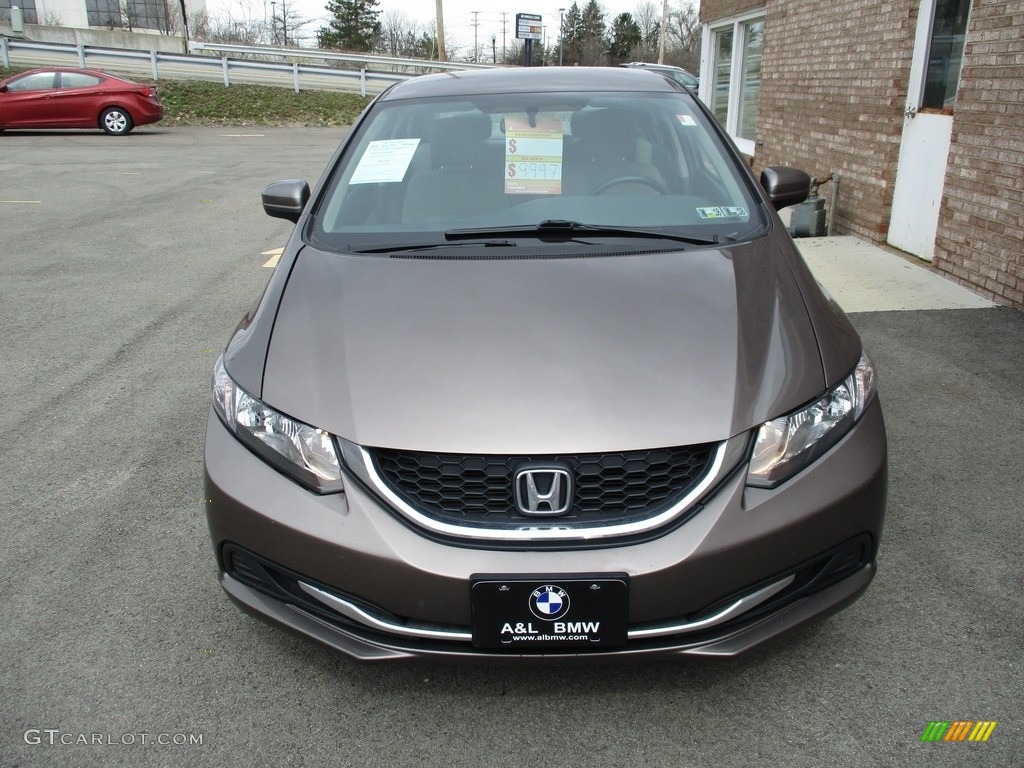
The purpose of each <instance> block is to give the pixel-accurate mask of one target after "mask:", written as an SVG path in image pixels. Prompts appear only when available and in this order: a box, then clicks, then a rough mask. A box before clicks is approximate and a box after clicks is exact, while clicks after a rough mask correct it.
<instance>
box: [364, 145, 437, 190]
mask: <svg viewBox="0 0 1024 768" xmlns="http://www.w3.org/2000/svg"><path fill="white" fill-rule="evenodd" d="M419 143H420V140H419V139H385V140H384V141H371V142H370V145H369V146H368V147H367V148H366V151H365V152H364V153H363V156H362V157H361V158H359V165H357V166H356V170H355V172H354V173H353V174H352V178H351V179H349V182H348V183H349V184H350V185H351V184H379V183H386V182H396V181H401V180H402V179H404V178H405V172H406V171H407V170H409V163H411V162H412V156H413V155H414V154H416V147H418V146H419Z"/></svg>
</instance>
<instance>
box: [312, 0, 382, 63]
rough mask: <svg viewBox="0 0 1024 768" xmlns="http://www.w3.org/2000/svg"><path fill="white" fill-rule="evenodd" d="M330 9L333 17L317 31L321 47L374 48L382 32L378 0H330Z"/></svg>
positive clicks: (354, 49) (353, 49) (328, 8)
mask: <svg viewBox="0 0 1024 768" xmlns="http://www.w3.org/2000/svg"><path fill="white" fill-rule="evenodd" d="M327 12H328V13H329V14H330V15H331V18H330V20H329V21H328V22H327V26H326V27H321V28H320V30H319V32H317V40H318V41H319V44H320V47H321V48H338V49H341V50H345V51H370V50H373V48H374V46H375V44H376V43H377V40H378V39H379V38H380V35H381V23H380V19H379V18H378V17H379V16H380V9H379V8H377V0H328V3H327Z"/></svg>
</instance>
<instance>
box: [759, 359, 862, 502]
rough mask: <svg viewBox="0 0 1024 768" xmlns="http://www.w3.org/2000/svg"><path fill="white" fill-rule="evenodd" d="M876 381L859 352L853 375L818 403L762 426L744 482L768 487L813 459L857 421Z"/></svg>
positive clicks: (789, 475) (835, 441)
mask: <svg viewBox="0 0 1024 768" xmlns="http://www.w3.org/2000/svg"><path fill="white" fill-rule="evenodd" d="M876 383H877V374H876V373H875V366H874V365H873V364H872V362H871V360H870V359H868V356H867V355H866V354H861V357H860V362H858V363H857V367H856V368H854V369H853V372H852V373H851V374H850V375H849V376H847V377H846V378H845V379H843V381H841V382H840V383H839V384H837V385H836V386H834V387H833V388H832V389H830V390H829V391H828V392H826V393H825V395H824V396H823V397H822V398H821V399H819V400H817V401H815V402H813V403H811V404H810V405H808V406H806V407H805V408H801V409H800V410H799V411H795V412H794V413H791V414H789V415H788V416H780V417H779V418H777V419H773V420H771V421H768V422H765V423H764V424H762V425H761V426H760V428H759V429H758V430H757V438H756V439H755V440H754V451H753V454H752V455H751V457H750V467H749V469H748V470H747V483H748V484H749V485H754V486H757V487H759V488H774V487H775V486H776V485H778V484H779V483H781V482H782V481H783V480H786V479H788V478H790V477H792V476H793V475H794V474H796V473H797V472H799V471H800V470H801V469H803V468H804V467H806V466H807V465H809V464H811V463H812V462H813V461H815V460H816V459H817V458H819V457H820V456H821V455H822V454H824V453H825V451H827V450H828V449H829V448H831V447H832V446H833V445H835V444H836V443H837V442H839V439H840V438H841V437H842V436H843V435H845V434H846V433H847V432H849V431H850V428H851V427H852V426H853V425H854V424H855V423H856V422H857V420H858V419H859V418H860V417H861V415H862V414H863V413H864V410H865V408H867V405H868V403H869V402H870V401H871V398H872V397H873V396H874V394H875V387H876Z"/></svg>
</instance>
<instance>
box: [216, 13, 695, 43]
mask: <svg viewBox="0 0 1024 768" xmlns="http://www.w3.org/2000/svg"><path fill="white" fill-rule="evenodd" d="M442 1H443V5H444V27H445V36H446V37H448V38H449V39H452V38H454V39H455V40H456V41H457V42H458V44H459V45H460V46H461V47H462V49H463V50H464V51H466V52H469V51H471V50H472V49H473V33H474V27H473V21H474V18H475V19H476V21H477V22H478V26H477V27H476V29H475V31H476V35H477V39H478V40H479V44H480V46H481V48H486V50H487V51H488V52H489V51H490V46H491V35H495V37H496V43H497V48H498V55H501V40H502V18H503V17H502V12H504V20H505V42H506V44H509V45H510V44H512V43H513V42H514V41H515V37H516V29H515V23H516V14H517V13H532V14H537V15H540V16H541V17H542V18H543V24H544V26H545V35H546V38H547V41H548V43H549V44H550V45H555V44H556V42H557V40H558V9H559V8H565V9H566V10H568V8H569V6H570V5H571V2H572V0H569V2H565V0H561V1H560V0H516V1H515V2H514V3H509V4H507V5H505V4H503V3H501V2H499V3H495V2H494V0H442ZM378 2H379V7H380V9H381V11H382V12H387V11H390V10H392V9H394V10H397V11H400V12H401V13H402V14H404V15H405V17H406V18H408V19H410V20H412V21H419V22H420V23H422V24H428V23H430V22H431V21H433V19H434V15H435V9H436V2H435V0H378ZM639 2H641V0H599V3H600V5H601V7H602V8H603V9H604V11H605V19H606V20H607V21H611V19H612V18H614V17H615V16H616V15H618V14H620V13H623V12H625V11H628V12H630V13H632V12H633V11H634V10H635V9H636V6H637V4H638V3H639ZM292 3H293V5H294V7H295V8H296V9H297V10H298V12H299V13H301V14H302V16H304V17H305V18H308V19H313V20H314V21H313V23H311V24H309V25H308V26H307V27H306V28H305V34H306V37H307V39H309V40H312V39H313V37H314V32H315V31H316V29H318V28H319V27H320V26H322V25H323V23H324V20H325V19H326V17H327V11H326V10H325V8H326V5H327V0H292ZM577 3H578V5H579V6H580V8H581V9H582V7H583V6H584V5H585V4H586V0H582V2H581V0H577ZM654 3H655V6H656V7H657V8H658V9H660V8H661V0H654ZM670 4H672V5H675V4H676V1H675V0H672V2H671V3H670ZM264 6H266V8H267V15H268V16H269V14H270V10H269V9H270V0H266V2H264V1H263V0H207V8H208V9H209V11H210V13H213V14H223V13H224V12H225V9H232V15H235V16H239V15H244V14H242V13H240V9H242V8H248V9H249V10H248V13H250V14H252V15H255V16H258V15H259V14H260V13H261V9H263V8H264ZM473 11H478V13H477V14H476V15H475V16H474V14H473Z"/></svg>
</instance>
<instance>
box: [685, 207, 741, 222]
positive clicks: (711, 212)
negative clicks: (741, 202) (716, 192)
mask: <svg viewBox="0 0 1024 768" xmlns="http://www.w3.org/2000/svg"><path fill="white" fill-rule="evenodd" d="M697 215H698V216H700V217H701V218H702V219H735V218H743V217H746V215H747V209H746V208H733V207H721V206H716V207H714V208H698V209H697Z"/></svg>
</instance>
